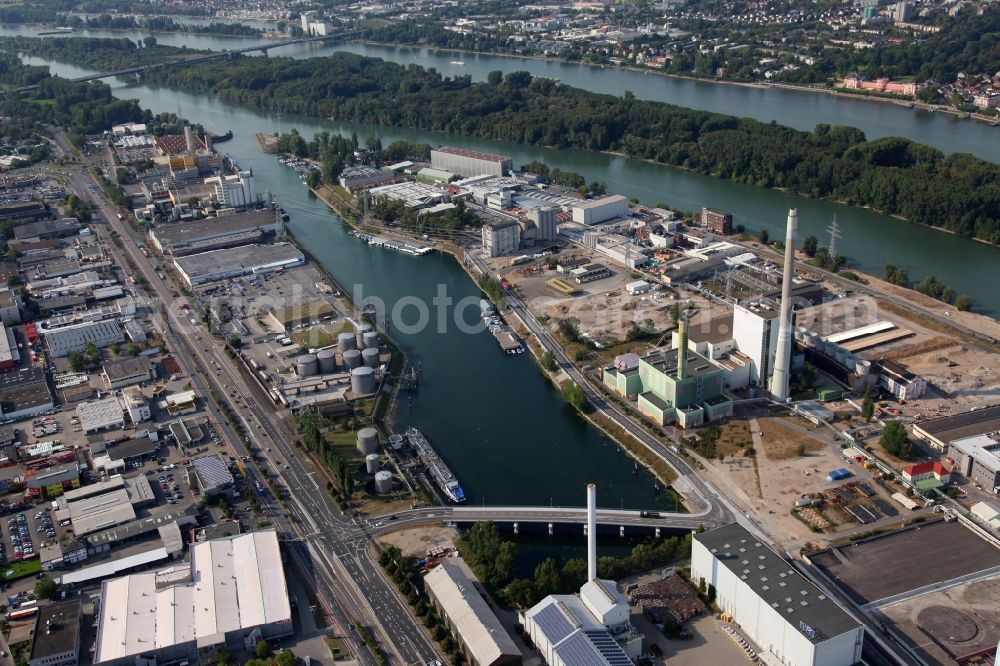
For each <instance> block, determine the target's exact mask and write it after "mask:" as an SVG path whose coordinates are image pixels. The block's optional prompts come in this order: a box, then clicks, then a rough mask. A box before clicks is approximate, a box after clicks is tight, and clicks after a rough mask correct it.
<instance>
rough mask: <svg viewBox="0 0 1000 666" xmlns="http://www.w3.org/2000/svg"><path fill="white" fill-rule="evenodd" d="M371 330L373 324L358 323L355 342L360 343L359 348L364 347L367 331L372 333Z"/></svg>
mask: <svg viewBox="0 0 1000 666" xmlns="http://www.w3.org/2000/svg"><path fill="white" fill-rule="evenodd" d="M371 330H372V327H371V324H358V327H357V328H356V329H355V330H354V342H355V343H356V344H357V345H358V349H364V345H365V333H371Z"/></svg>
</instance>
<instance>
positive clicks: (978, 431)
mask: <svg viewBox="0 0 1000 666" xmlns="http://www.w3.org/2000/svg"><path fill="white" fill-rule="evenodd" d="M997 430H1000V405H991V406H990V407H983V408H981V409H971V410H969V411H967V412H961V413H960V414H953V415H951V416H942V417H939V418H936V419H928V420H926V421H920V422H919V423H916V424H914V426H913V436H914V437H917V438H919V439H922V440H924V441H925V442H927V443H928V444H930V445H931V446H933V447H935V448H937V449H938V450H941V451H944V450H945V449H947V448H948V445H949V444H950V443H951V442H953V441H954V440H956V439H963V438H966V437H973V436H975V435H984V434H986V433H989V432H996V431H997Z"/></svg>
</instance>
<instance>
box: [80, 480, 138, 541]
mask: <svg viewBox="0 0 1000 666" xmlns="http://www.w3.org/2000/svg"><path fill="white" fill-rule="evenodd" d="M67 512H68V513H69V516H70V520H71V521H72V522H73V532H74V533H75V534H76V535H77V536H84V535H86V534H90V533H91V532H96V531H98V530H103V529H107V528H109V527H111V526H113V525H120V524H122V523H127V522H129V521H132V520H135V507H134V506H133V505H132V502H130V501H129V496H128V492H127V491H125V490H124V489H120V490H114V491H111V492H110V493H104V494H102V495H92V496H91V497H87V498H85V499H81V500H78V501H76V502H71V503H70V504H69V506H68V511H67Z"/></svg>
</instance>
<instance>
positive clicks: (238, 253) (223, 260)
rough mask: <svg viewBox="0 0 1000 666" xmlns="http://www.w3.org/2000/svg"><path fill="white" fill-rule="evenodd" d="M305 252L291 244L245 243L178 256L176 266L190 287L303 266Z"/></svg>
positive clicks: (175, 261)
mask: <svg viewBox="0 0 1000 666" xmlns="http://www.w3.org/2000/svg"><path fill="white" fill-rule="evenodd" d="M305 262H306V257H305V255H304V254H302V253H301V252H299V250H298V248H296V247H295V246H294V245H291V244H289V243H278V244H276V245H243V246H241V247H234V248H230V249H228V250H213V251H211V252H202V253H201V254H192V255H188V256H186V257H177V258H176V259H174V266H176V267H177V271H178V272H179V273H180V274H181V277H183V278H184V282H186V283H187V285H188V286H189V287H194V286H197V285H199V284H205V283H206V282H215V281H217V280H225V279H226V278H231V277H238V276H240V275H250V274H255V273H270V272H272V271H276V270H283V269H285V268H291V267H292V266H301V265H302V264H304V263H305Z"/></svg>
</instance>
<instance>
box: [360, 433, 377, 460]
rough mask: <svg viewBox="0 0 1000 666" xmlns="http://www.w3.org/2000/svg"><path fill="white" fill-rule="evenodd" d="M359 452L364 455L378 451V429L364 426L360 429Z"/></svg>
mask: <svg viewBox="0 0 1000 666" xmlns="http://www.w3.org/2000/svg"><path fill="white" fill-rule="evenodd" d="M358 453H360V454H361V455H363V456H369V455H371V454H373V453H378V430H376V429H375V428H362V429H361V430H359V431H358Z"/></svg>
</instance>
